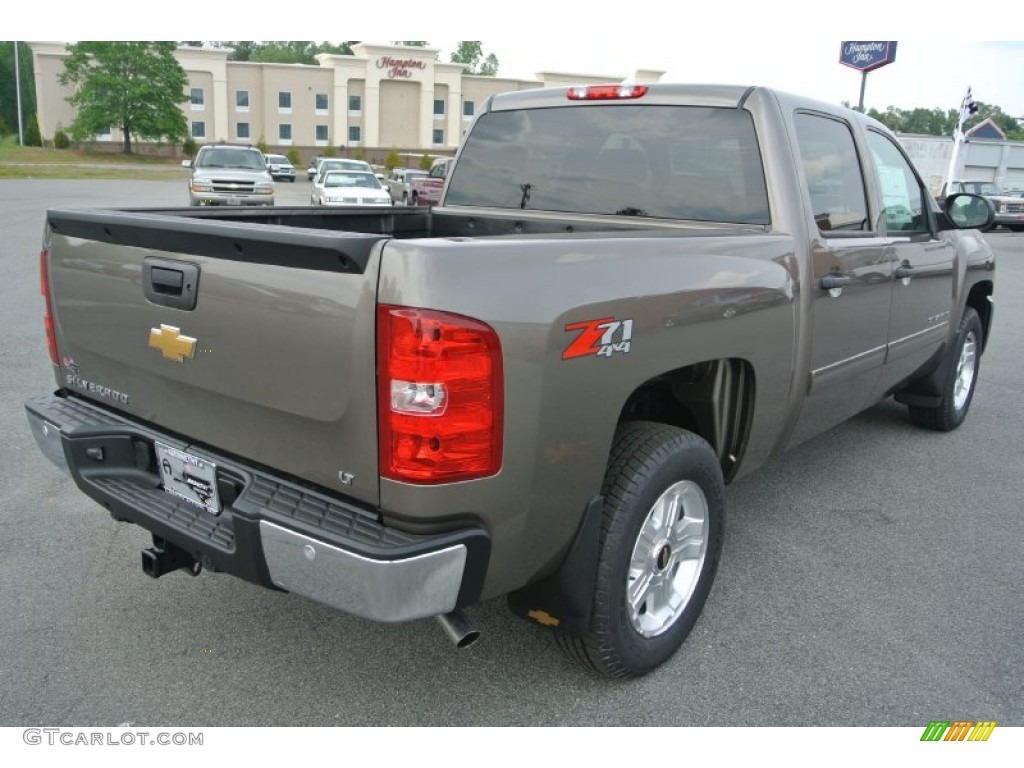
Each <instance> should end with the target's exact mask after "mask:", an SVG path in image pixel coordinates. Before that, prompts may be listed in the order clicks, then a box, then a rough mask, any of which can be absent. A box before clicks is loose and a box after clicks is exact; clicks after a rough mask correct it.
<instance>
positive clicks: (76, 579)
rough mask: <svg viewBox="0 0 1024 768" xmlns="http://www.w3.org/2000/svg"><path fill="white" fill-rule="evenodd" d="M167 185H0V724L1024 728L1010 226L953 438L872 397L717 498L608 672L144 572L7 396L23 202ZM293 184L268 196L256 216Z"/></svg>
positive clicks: (45, 382) (27, 232) (11, 390)
mask: <svg viewBox="0 0 1024 768" xmlns="http://www.w3.org/2000/svg"><path fill="white" fill-rule="evenodd" d="M183 186H184V182H181V183H180V184H179V183H178V182H174V183H171V182H116V181H110V182H98V181H82V182H69V181H53V182H47V181H9V182H8V181H0V206H2V209H3V210H4V216H3V218H2V219H0V242H2V243H3V247H2V249H0V265H2V268H3V270H4V275H5V279H4V281H3V283H0V291H2V292H3V295H2V298H3V300H2V301H0V325H2V327H3V329H4V332H3V333H2V334H0V356H2V359H3V360H4V364H3V366H0V372H2V373H0V376H2V381H0V384H2V387H3V391H4V392H5V396H4V398H3V400H2V401H0V434H2V435H3V436H4V440H3V441H2V443H0V464H2V466H3V467H4V471H3V472H0V526H2V528H0V530H2V531H3V536H2V537H0V583H2V584H3V585H4V589H3V590H0V616H3V621H0V679H2V680H3V695H2V696H0V725H7V726H38V725H40V724H76V725H83V726H84V725H95V726H110V725H116V724H119V723H126V722H131V723H133V724H136V725H141V724H161V723H163V724H167V723H174V724H176V725H181V726H202V725H327V726H330V725H346V726H380V725H411V726H415V725H659V726H664V725H678V726H685V725H701V726H724V725H748V726H764V725H776V726H778V725H884V726H890V725H900V726H914V727H917V728H924V726H925V725H927V723H928V722H929V721H930V720H936V719H941V720H954V719H965V720H980V719H988V720H996V721H998V723H999V726H1000V727H1003V726H1008V725H1016V726H1021V725H1024V687H1022V686H1024V644H1022V643H1021V641H1020V638H1021V637H1022V636H1024V612H1022V611H1021V594H1022V589H1024V557H1022V554H1024V544H1022V542H1024V516H1022V515H1021V505H1020V490H1019V484H1020V481H1019V478H1021V477H1022V476H1024V452H1022V451H1021V450H1020V435H1021V434H1024V409H1021V408H1020V407H1019V406H1018V404H1019V403H1020V402H1022V400H1024V392H1022V388H1024V385H1022V382H1024V375H1022V374H1024V363H1022V358H1021V353H1020V349H1021V346H1020V339H1021V338H1022V337H1024V234H1003V233H997V234H993V235H992V236H991V237H990V240H991V242H992V243H993V245H994V247H995V248H996V250H997V251H998V253H999V264H998V269H997V276H998V278H997V290H996V312H995V321H994V322H995V327H994V333H993V336H992V340H991V343H990V345H989V347H988V349H987V351H986V354H985V356H984V358H983V360H982V363H981V369H980V381H979V385H978V389H977V394H976V396H975V400H974V403H973V405H972V408H971V413H970V416H969V417H968V419H967V422H966V423H965V424H964V425H963V427H961V428H960V429H958V430H957V431H955V432H953V433H950V434H939V433H934V432H927V431H922V430H918V429H915V428H913V427H912V426H911V425H910V424H909V421H908V419H907V416H906V413H905V410H904V409H903V408H902V407H901V406H898V405H896V404H895V403H893V402H892V401H891V400H890V401H886V402H883V403H881V404H880V405H878V406H876V407H875V408H873V409H871V410H869V411H867V412H866V413H864V414H862V415H860V416H858V417H857V418H855V419H853V420H852V421H850V422H848V423H846V424H844V425H842V426H840V427H837V428H836V429H833V430H831V431H829V432H827V433H826V434H824V435H821V436H820V437H818V438H816V439H814V440H811V441H810V442H808V443H806V444H804V445H802V446H801V447H799V448H797V449H795V450H794V451H792V452H790V453H789V454H787V455H786V456H784V457H782V458H781V459H780V460H777V461H775V462H773V463H772V464H770V465H769V466H766V467H764V468H762V469H760V470H759V471H758V472H757V473H755V474H753V475H751V476H749V477H747V478H744V479H743V480H741V481H739V482H737V483H735V484H733V485H731V486H730V487H729V488H728V492H727V497H728V504H729V517H728V520H727V528H726V543H725V552H724V555H723V559H722V565H721V567H720V569H719V575H718V578H717V580H716V583H715V586H714V589H713V590H712V592H711V597H710V599H709V601H708V604H707V607H706V609H705V611H704V614H703V615H702V617H701V618H700V620H699V621H698V623H697V626H696V628H695V630H694V632H693V634H692V635H691V637H690V639H689V640H688V641H687V643H686V644H685V645H684V647H683V648H682V650H681V651H680V652H679V653H678V654H677V655H676V656H675V657H674V658H673V659H672V660H671V661H670V662H669V663H668V664H666V665H665V666H664V667H663V668H661V669H659V670H657V671H656V672H654V673H653V674H651V675H649V676H648V677H646V678H643V679H641V680H635V681H630V682H625V683H621V682H620V683H611V682H607V681H604V680H598V679H595V678H592V677H590V676H588V675H586V674H585V673H583V672H582V671H581V670H580V669H578V668H577V667H576V666H574V665H573V664H572V663H570V662H569V661H567V660H565V659H563V658H562V657H561V656H560V655H559V653H558V652H557V651H556V649H555V647H554V645H553V643H551V642H549V640H550V638H548V637H547V636H546V634H545V632H544V631H543V630H541V629H540V628H538V627H535V626H533V625H529V624H527V623H525V622H523V621H521V620H519V619H517V618H515V617H513V616H512V615H510V614H509V613H508V611H507V610H506V609H505V606H504V604H503V602H502V601H500V600H496V601H491V602H488V603H485V604H483V605H480V606H476V607H474V608H472V609H471V610H470V611H469V613H470V615H471V616H472V618H473V619H474V620H475V621H476V622H477V623H478V624H479V626H480V628H481V630H482V633H483V634H482V638H481V640H480V642H479V643H477V644H476V645H475V646H473V647H472V648H471V649H468V650H466V651H463V652H457V651H456V650H455V649H454V648H453V646H452V645H451V644H450V643H449V642H448V641H447V640H446V639H445V638H444V636H443V635H442V633H441V631H440V630H439V629H438V628H437V626H436V624H435V622H433V621H431V620H424V621H417V622H412V623H408V624H400V625H381V624H374V623H370V622H366V621H362V620H360V619H356V618H353V617H350V616H345V615H343V614H340V613H337V612H334V611H332V610H330V609H328V608H326V607H324V606H321V605H318V604H315V603H312V602H309V601H306V600H303V599H301V598H298V597H294V596H290V595H287V594H283V593H276V592H269V591H266V590H261V589H259V588H257V587H254V586H252V585H249V584H247V583H244V582H242V581H239V580H237V579H234V578H232V577H229V576H225V575H222V574H205V573H204V574H203V575H201V576H200V577H198V578H190V577H189V576H187V575H184V574H182V573H175V574H172V575H170V576H168V577H166V578H162V579H160V580H159V581H154V580H152V579H150V578H148V577H147V576H145V575H144V574H143V573H142V570H141V568H140V564H139V560H140V558H139V551H140V549H142V548H143V547H145V546H148V545H149V540H148V537H147V535H146V534H145V532H143V531H141V530H140V529H138V528H135V527H132V526H129V525H125V524H117V523H114V522H113V521H112V520H111V519H110V517H109V516H108V515H106V513H105V512H104V511H103V510H102V509H101V508H99V507H98V506H97V505H96V504H94V503H93V502H92V501H90V500H89V499H87V498H86V497H85V496H83V495H82V494H81V493H80V492H79V491H78V490H77V489H76V488H75V487H74V485H73V483H71V482H70V481H69V480H68V478H66V477H64V476H63V475H61V474H60V473H59V472H58V471H57V470H56V469H55V468H53V467H52V466H51V465H50V464H49V463H48V462H47V461H46V460H45V459H43V457H42V456H41V455H40V453H39V451H38V449H37V448H36V446H35V443H34V441H33V439H32V437H31V435H30V434H29V432H28V429H27V425H26V421H25V416H24V411H23V406H22V403H23V401H24V400H25V399H26V398H28V397H30V396H32V395H35V394H37V393H40V392H44V391H47V390H50V389H52V388H53V379H52V371H51V368H50V365H49V361H48V359H47V355H46V350H45V343H44V338H43V328H42V320H41V318H42V313H43V307H42V301H41V298H40V295H39V282H38V276H37V273H36V270H37V264H38V258H37V254H38V251H39V243H40V236H41V233H42V226H43V222H44V215H45V210H46V208H48V207H71V206H93V207H95V206H97V205H100V204H102V205H105V206H112V207H113V206H128V205H131V206H133V207H139V206H148V205H153V206H165V205H182V204H184V200H185V199H186V196H185V190H184V188H183ZM308 187H309V185H308V182H306V181H303V180H301V179H300V180H299V181H296V182H295V183H294V184H283V185H279V193H278V194H279V204H285V200H288V199H291V197H292V194H293V193H294V195H295V196H296V204H302V203H301V202H300V201H299V198H301V196H302V194H303V192H304V191H305V194H307V195H308ZM282 188H283V189H282ZM915 738H916V737H915Z"/></svg>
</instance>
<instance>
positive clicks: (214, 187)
mask: <svg viewBox="0 0 1024 768" xmlns="http://www.w3.org/2000/svg"><path fill="white" fill-rule="evenodd" d="M186 164H188V165H189V167H190V168H191V169H192V176H191V178H190V179H189V185H188V194H189V202H190V203H191V204H192V205H273V204H274V179H273V178H272V177H271V175H270V171H269V170H268V168H267V161H266V159H265V158H264V156H263V153H262V152H260V151H259V150H258V149H256V148H255V147H247V146H238V145H235V144H207V145H205V146H203V147H200V149H199V154H197V155H196V159H195V161H193V162H191V163H189V162H188V161H186Z"/></svg>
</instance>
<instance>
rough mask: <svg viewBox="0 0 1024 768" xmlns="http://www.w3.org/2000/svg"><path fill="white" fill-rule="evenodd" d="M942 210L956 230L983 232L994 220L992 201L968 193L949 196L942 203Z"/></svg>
mask: <svg viewBox="0 0 1024 768" xmlns="http://www.w3.org/2000/svg"><path fill="white" fill-rule="evenodd" d="M942 209H943V211H945V213H946V218H947V219H949V220H950V222H952V224H953V226H954V227H956V228H957V229H981V230H985V229H988V228H989V227H991V226H992V223H993V222H994V221H995V220H996V209H995V206H993V205H992V201H991V200H989V199H988V198H986V197H982V196H981V195H975V194H971V193H969V192H958V193H957V194H955V195H950V196H949V197H947V198H946V202H945V203H943V205H942Z"/></svg>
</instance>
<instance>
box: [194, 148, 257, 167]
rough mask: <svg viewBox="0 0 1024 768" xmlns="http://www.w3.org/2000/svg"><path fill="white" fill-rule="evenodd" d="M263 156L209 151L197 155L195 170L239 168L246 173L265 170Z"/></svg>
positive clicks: (253, 153)
mask: <svg viewBox="0 0 1024 768" xmlns="http://www.w3.org/2000/svg"><path fill="white" fill-rule="evenodd" d="M266 167H267V166H266V163H264V162H263V156H262V155H261V154H260V153H259V152H256V151H252V152H248V151H245V150H237V149H209V150H206V151H203V152H200V153H199V157H198V158H196V168H239V169H245V170H248V171H262V170H265V169H266Z"/></svg>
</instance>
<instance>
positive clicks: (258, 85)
mask: <svg viewBox="0 0 1024 768" xmlns="http://www.w3.org/2000/svg"><path fill="white" fill-rule="evenodd" d="M30 45H31V47H32V61H33V65H34V72H35V85H36V101H37V105H38V106H37V110H38V120H39V131H40V133H41V134H42V136H43V139H44V141H48V140H51V139H52V138H53V135H54V132H55V131H57V130H58V129H60V128H61V127H62V126H67V125H69V124H70V123H71V121H72V120H73V119H74V109H73V108H72V107H71V105H70V104H69V103H68V102H67V98H68V96H70V95H71V93H72V89H71V87H70V86H62V85H60V83H59V82H58V80H57V78H58V76H59V75H60V73H61V72H63V71H64V64H63V59H64V57H65V56H66V52H65V48H64V44H63V43H31V44H30ZM352 50H353V53H352V55H350V56H337V55H332V54H321V55H319V56H317V64H315V65H306V64H262V63H254V62H242V61H228V51H226V50H216V49H208V48H188V47H182V48H179V49H178V50H177V53H176V56H177V59H178V61H179V63H180V64H181V66H182V69H184V70H185V73H186V75H187V76H188V96H189V100H188V101H187V102H185V103H184V104H183V105H182V110H183V111H184V113H185V118H186V119H187V120H188V123H189V128H190V131H191V135H192V138H193V139H195V141H196V142H197V143H199V144H203V143H211V142H216V141H229V142H240V143H252V144H256V143H258V142H260V141H263V142H264V143H266V145H267V147H268V148H269V150H270V151H274V152H286V151H287V150H288V149H290V148H292V147H295V148H297V149H298V150H299V151H300V154H301V155H302V157H303V160H308V159H309V158H308V156H312V155H314V154H318V153H319V151H318V148H322V147H329V146H330V147H335V148H343V149H344V150H348V152H347V154H351V151H352V150H354V149H355V148H357V147H362V148H363V150H364V152H365V154H366V156H367V159H372V160H382V159H383V157H384V155H386V154H387V152H388V151H389V150H390V149H391V148H392V147H394V148H396V149H397V150H399V152H408V153H428V154H434V155H439V154H452V153H453V152H454V151H455V148H456V147H457V146H458V143H459V140H460V139H461V137H462V134H463V132H464V131H465V129H466V127H467V126H468V125H469V121H470V120H471V119H472V118H473V115H474V114H475V112H476V110H477V108H478V107H479V105H481V104H482V103H483V101H484V100H485V99H486V98H487V97H488V96H491V95H493V94H496V93H502V92H504V91H520V90H525V89H528V88H542V87H549V86H568V85H575V84H587V83H608V82H620V81H622V80H623V79H625V78H627V77H628V78H629V79H630V80H632V81H635V82H657V81H658V80H659V79H660V78H661V76H662V74H663V73H662V72H659V71H656V70H638V71H637V72H635V73H632V74H629V75H624V74H615V75H581V74H570V73H558V72H539V73H537V75H536V79H535V80H511V79H505V78H501V77H483V76H479V75H466V74H464V73H463V66H462V65H461V64H450V63H445V62H442V61H439V60H438V56H439V54H440V50H439V49H437V48H415V47H405V46H395V45H375V44H371V43H359V44H357V45H354V46H352ZM96 141H97V143H98V144H103V143H107V142H109V143H110V144H111V145H112V146H119V145H120V143H121V136H120V132H119V131H118V130H117V128H116V126H112V127H111V129H110V131H109V132H108V133H105V134H102V135H99V136H97V137H96Z"/></svg>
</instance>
